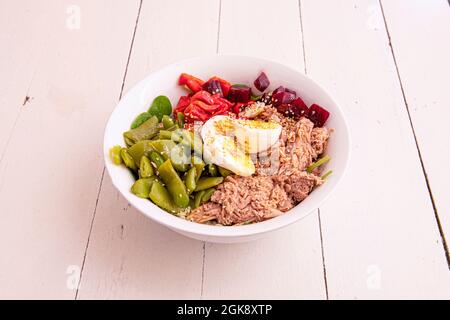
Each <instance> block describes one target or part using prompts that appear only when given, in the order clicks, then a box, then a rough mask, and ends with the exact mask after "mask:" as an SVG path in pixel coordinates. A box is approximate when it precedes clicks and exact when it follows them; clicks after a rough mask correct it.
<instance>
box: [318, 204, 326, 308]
mask: <svg viewBox="0 0 450 320" xmlns="http://www.w3.org/2000/svg"><path fill="white" fill-rule="evenodd" d="M317 211H318V212H317V216H318V217H319V231H320V232H319V233H320V247H321V250H322V265H323V279H324V282H325V295H326V297H327V300H329V296H328V281H327V268H326V266H325V250H324V249H323V235H322V220H321V219H320V208H319V209H317Z"/></svg>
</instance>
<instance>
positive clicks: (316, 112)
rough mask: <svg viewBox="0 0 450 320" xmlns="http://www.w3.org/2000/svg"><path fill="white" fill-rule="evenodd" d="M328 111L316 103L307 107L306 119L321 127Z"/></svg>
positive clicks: (327, 115)
mask: <svg viewBox="0 0 450 320" xmlns="http://www.w3.org/2000/svg"><path fill="white" fill-rule="evenodd" d="M329 116H330V113H329V112H328V111H327V110H325V109H324V108H322V107H321V106H319V105H317V104H313V105H312V106H311V107H309V111H308V119H309V120H311V121H312V122H313V123H314V126H315V127H322V126H323V125H324V124H325V122H326V121H327V119H328V117H329Z"/></svg>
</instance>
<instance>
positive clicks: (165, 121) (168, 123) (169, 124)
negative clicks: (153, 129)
mask: <svg viewBox="0 0 450 320" xmlns="http://www.w3.org/2000/svg"><path fill="white" fill-rule="evenodd" d="M162 124H163V127H164V129H169V128H170V127H172V126H174V125H175V123H174V122H173V120H172V118H171V117H169V116H168V115H166V114H165V115H163V117H162Z"/></svg>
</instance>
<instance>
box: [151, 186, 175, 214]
mask: <svg viewBox="0 0 450 320" xmlns="http://www.w3.org/2000/svg"><path fill="white" fill-rule="evenodd" d="M149 197H150V200H152V201H153V203H154V204H156V205H157V206H159V207H161V208H162V209H164V210H166V211H168V212H170V213H177V212H180V210H181V209H180V208H179V207H177V206H176V204H175V203H174V202H173V200H172V198H171V197H170V194H169V192H168V191H167V189H166V188H165V187H164V186H163V185H162V184H161V183H160V182H159V181H158V180H156V181H155V182H153V184H152V187H151V189H150V194H149Z"/></svg>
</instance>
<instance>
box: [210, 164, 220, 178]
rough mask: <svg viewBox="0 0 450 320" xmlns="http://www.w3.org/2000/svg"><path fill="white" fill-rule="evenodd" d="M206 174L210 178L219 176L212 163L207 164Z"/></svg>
mask: <svg viewBox="0 0 450 320" xmlns="http://www.w3.org/2000/svg"><path fill="white" fill-rule="evenodd" d="M208 173H209V175H210V176H211V177H217V176H218V175H219V172H218V170H217V167H216V165H215V164H213V163H210V164H208Z"/></svg>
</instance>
